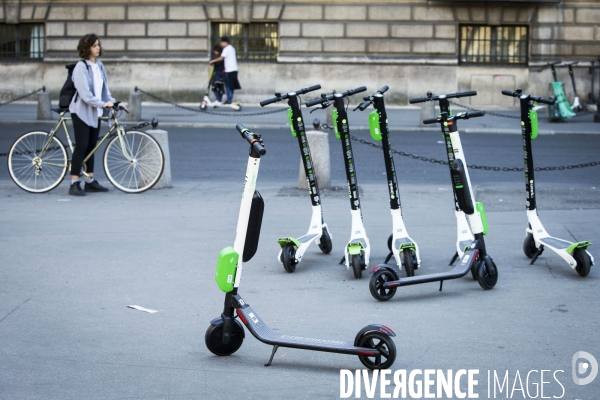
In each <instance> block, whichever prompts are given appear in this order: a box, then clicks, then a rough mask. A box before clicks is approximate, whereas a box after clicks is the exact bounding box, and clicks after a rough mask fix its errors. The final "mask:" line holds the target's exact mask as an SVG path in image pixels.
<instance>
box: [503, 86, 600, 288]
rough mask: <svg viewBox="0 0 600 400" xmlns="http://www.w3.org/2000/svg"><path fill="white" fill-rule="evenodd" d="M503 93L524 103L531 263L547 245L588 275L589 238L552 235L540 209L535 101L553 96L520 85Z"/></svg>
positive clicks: (546, 101) (527, 235)
mask: <svg viewBox="0 0 600 400" xmlns="http://www.w3.org/2000/svg"><path fill="white" fill-rule="evenodd" d="M502 94H503V95H505V96H512V97H518V98H519V103H520V106H521V133H522V136H523V150H524V151H525V190H526V191H527V202H526V203H525V204H526V207H527V222H528V224H527V229H526V230H525V241H524V242H523V252H524V253H525V255H526V256H527V257H528V258H531V262H530V264H533V263H534V262H535V260H537V258H538V257H539V256H540V255H541V254H542V252H543V251H544V249H545V248H546V247H547V248H549V249H550V250H552V251H554V252H555V253H556V254H558V255H559V256H560V257H561V258H562V259H563V260H565V261H566V262H567V264H569V266H570V267H571V268H573V269H574V270H575V271H577V273H578V274H579V275H580V276H582V277H586V276H587V275H588V274H589V273H590V267H591V266H592V265H594V257H592V255H591V254H590V253H589V252H588V251H587V248H588V246H590V245H591V243H590V242H588V241H581V242H576V243H573V242H569V241H567V240H564V239H559V238H556V237H553V236H550V234H548V232H547V231H546V229H544V226H543V225H542V222H541V221H540V218H539V216H538V213H537V196H536V193H535V179H534V172H535V169H534V166H533V152H532V149H531V141H532V140H534V139H535V138H536V137H537V133H538V118H537V112H536V111H535V106H534V102H536V103H544V104H548V105H552V104H554V100H553V99H545V98H543V97H537V96H532V95H530V94H526V93H523V90H522V89H521V88H518V89H517V90H514V91H513V90H503V91H502Z"/></svg>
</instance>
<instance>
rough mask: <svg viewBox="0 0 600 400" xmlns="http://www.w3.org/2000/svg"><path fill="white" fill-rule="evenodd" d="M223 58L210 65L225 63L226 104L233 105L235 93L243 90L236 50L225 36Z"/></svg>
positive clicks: (212, 61) (222, 44)
mask: <svg viewBox="0 0 600 400" xmlns="http://www.w3.org/2000/svg"><path fill="white" fill-rule="evenodd" d="M221 47H222V48H223V50H222V51H221V56H219V57H217V58H215V59H213V60H211V61H210V62H209V64H214V63H217V62H219V61H221V60H224V61H225V77H226V78H227V80H226V81H225V88H226V91H227V102H225V104H231V103H232V102H233V92H234V91H235V90H239V89H241V88H242V86H241V85H240V82H239V81H238V63H237V55H236V52H235V48H234V47H233V46H232V45H231V44H230V43H229V38H228V37H227V36H223V37H222V38H221Z"/></svg>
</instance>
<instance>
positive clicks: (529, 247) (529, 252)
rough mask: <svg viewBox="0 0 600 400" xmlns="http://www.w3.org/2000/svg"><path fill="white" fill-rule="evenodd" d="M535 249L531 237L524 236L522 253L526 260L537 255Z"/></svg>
mask: <svg viewBox="0 0 600 400" xmlns="http://www.w3.org/2000/svg"><path fill="white" fill-rule="evenodd" d="M537 250H538V249H537V247H535V240H534V239H533V235H532V234H531V233H528V234H527V236H525V240H524V241H523V253H525V255H526V256H527V258H533V257H534V256H535V254H536V253H537Z"/></svg>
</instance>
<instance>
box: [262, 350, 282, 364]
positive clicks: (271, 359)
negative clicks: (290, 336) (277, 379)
mask: <svg viewBox="0 0 600 400" xmlns="http://www.w3.org/2000/svg"><path fill="white" fill-rule="evenodd" d="M278 348H279V346H278V345H275V346H273V351H272V352H271V358H269V362H268V363H266V364H265V367H268V366H270V365H271V363H272V362H273V357H275V353H276V352H277V349H278Z"/></svg>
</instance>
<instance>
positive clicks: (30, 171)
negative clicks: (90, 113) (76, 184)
mask: <svg viewBox="0 0 600 400" xmlns="http://www.w3.org/2000/svg"><path fill="white" fill-rule="evenodd" d="M49 138H50V134H49V133H48V132H42V131H33V132H28V133H26V134H24V135H22V136H21V137H20V138H18V139H17V140H16V141H15V142H14V143H13V145H12V146H11V148H10V150H9V152H8V172H9V173H10V177H11V178H12V180H13V181H14V182H15V183H16V184H17V186H19V187H20V188H21V189H23V190H25V191H27V192H29V193H44V192H48V191H50V190H52V189H54V188H55V187H57V186H58V185H59V184H60V182H62V180H63V178H64V177H65V175H66V173H67V166H68V165H69V160H68V158H67V151H66V150H65V146H64V145H63V144H62V143H61V142H60V140H58V139H57V138H56V136H53V137H52V139H51V140H50V141H49V140H48V139H49ZM46 144H47V146H46V151H45V152H44V154H43V155H42V156H40V153H41V151H42V149H43V147H44V146H45V145H46Z"/></svg>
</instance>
